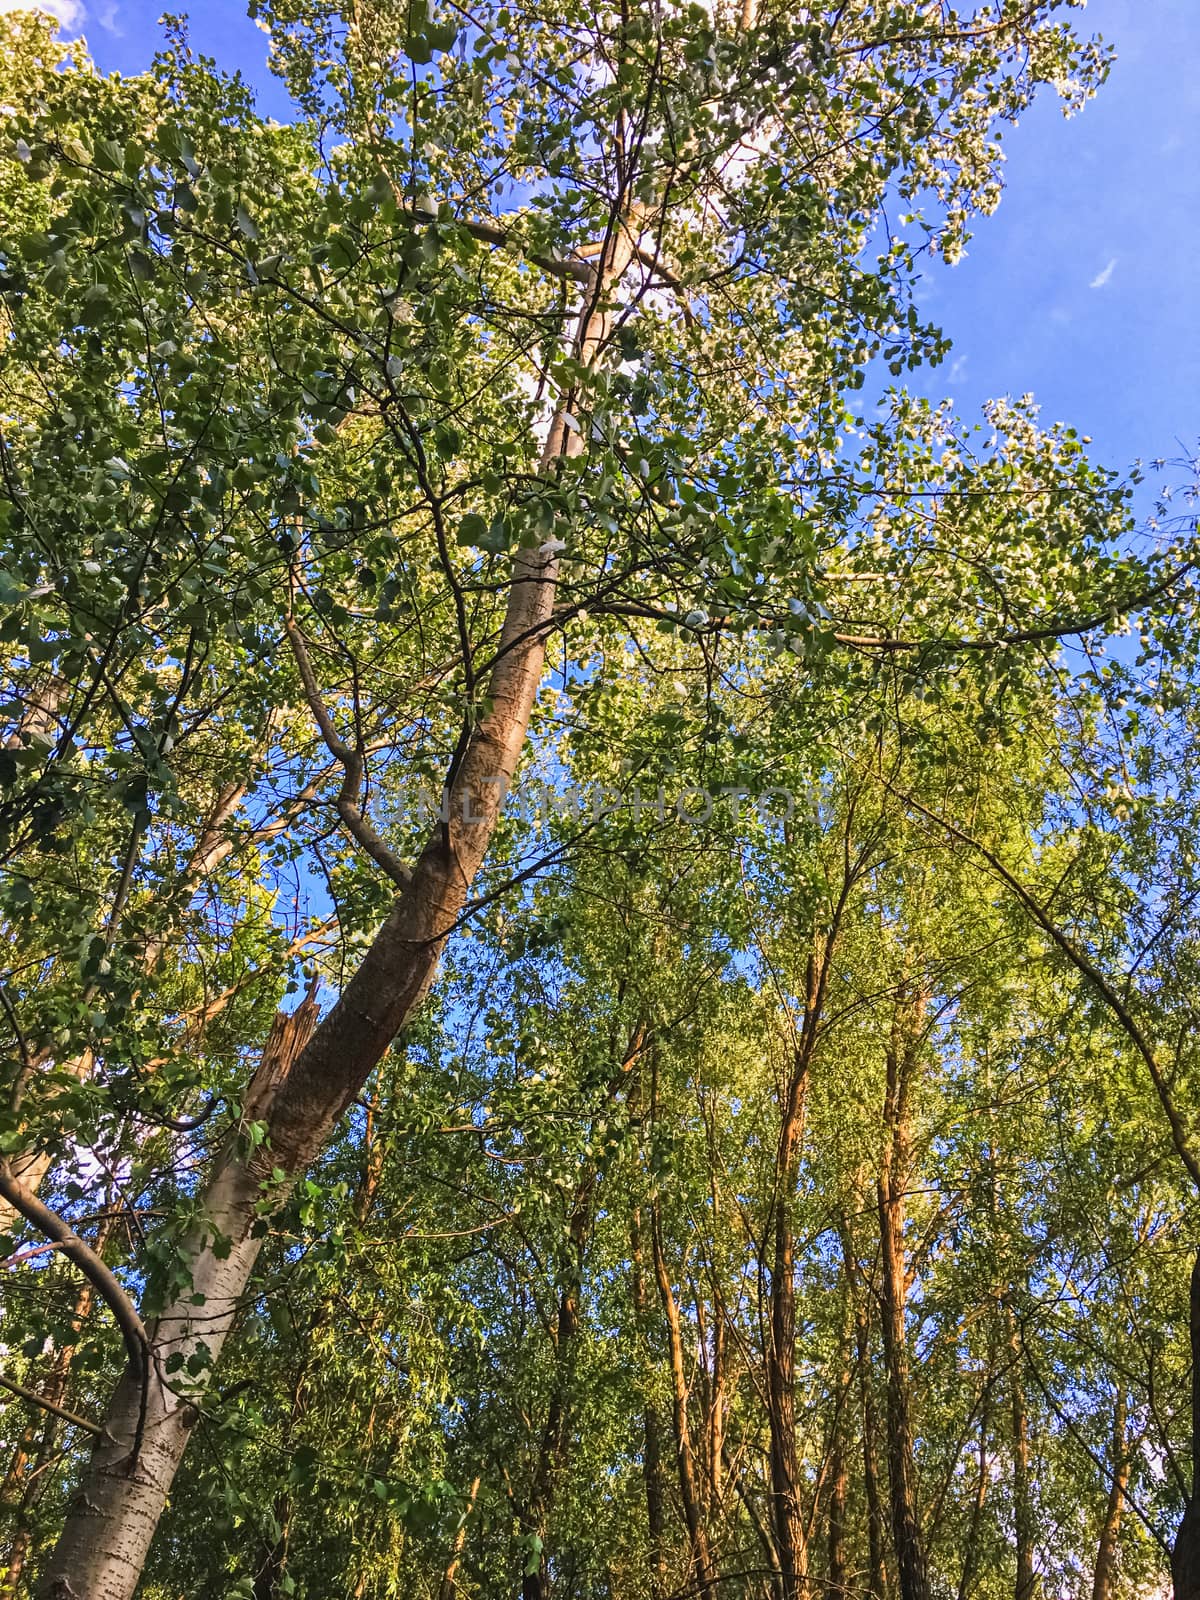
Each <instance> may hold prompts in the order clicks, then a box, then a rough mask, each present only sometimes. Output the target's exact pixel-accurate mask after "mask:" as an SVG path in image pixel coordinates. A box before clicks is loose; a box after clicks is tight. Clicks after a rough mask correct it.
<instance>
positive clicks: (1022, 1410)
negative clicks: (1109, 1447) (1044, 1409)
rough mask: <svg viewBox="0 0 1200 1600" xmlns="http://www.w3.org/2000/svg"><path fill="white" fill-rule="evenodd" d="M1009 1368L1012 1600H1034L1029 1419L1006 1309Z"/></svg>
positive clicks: (1014, 1335)
mask: <svg viewBox="0 0 1200 1600" xmlns="http://www.w3.org/2000/svg"><path fill="white" fill-rule="evenodd" d="M1007 1316H1008V1326H1009V1346H1010V1348H1011V1350H1012V1357H1013V1360H1012V1368H1011V1376H1010V1378H1009V1399H1010V1401H1011V1404H1012V1457H1013V1532H1014V1535H1015V1538H1016V1547H1017V1577H1016V1584H1015V1587H1014V1590H1013V1594H1014V1600H1034V1596H1035V1595H1036V1593H1037V1589H1038V1582H1037V1574H1036V1572H1035V1570H1034V1517H1033V1484H1032V1480H1031V1476H1030V1468H1029V1415H1028V1411H1027V1410H1026V1406H1025V1385H1024V1384H1023V1383H1022V1382H1021V1365H1020V1361H1021V1341H1020V1336H1019V1334H1018V1331H1017V1324H1016V1319H1015V1318H1014V1316H1013V1314H1012V1310H1011V1308H1008V1309H1007Z"/></svg>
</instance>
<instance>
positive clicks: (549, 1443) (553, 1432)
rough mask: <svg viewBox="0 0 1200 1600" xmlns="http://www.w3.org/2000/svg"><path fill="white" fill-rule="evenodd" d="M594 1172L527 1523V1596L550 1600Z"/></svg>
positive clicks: (572, 1258) (575, 1207) (584, 1188)
mask: <svg viewBox="0 0 1200 1600" xmlns="http://www.w3.org/2000/svg"><path fill="white" fill-rule="evenodd" d="M593 1181H594V1178H593V1177H591V1176H590V1177H589V1178H587V1179H586V1180H585V1181H584V1182H583V1183H581V1184H580V1185H579V1187H578V1188H577V1189H576V1192H575V1196H574V1200H573V1203H572V1207H571V1216H570V1220H569V1222H568V1228H567V1231H568V1239H569V1247H568V1252H567V1261H566V1281H565V1282H564V1284H563V1286H562V1289H561V1291H560V1293H559V1299H558V1319H557V1323H556V1326H555V1337H554V1383H553V1387H552V1389H551V1393H550V1403H549V1405H548V1407H547V1410H546V1421H545V1424H544V1426H543V1428H542V1437H541V1441H540V1443H539V1446H538V1456H537V1463H536V1465H535V1467H534V1472H533V1482H532V1484H531V1487H530V1492H529V1499H528V1501H527V1503H526V1506H525V1510H524V1512H523V1514H522V1516H521V1525H522V1528H523V1529H524V1531H525V1532H526V1533H527V1534H530V1535H536V1537H537V1538H538V1539H539V1540H540V1541H541V1542H540V1554H539V1558H538V1563H537V1567H536V1569H535V1570H534V1571H533V1572H525V1573H523V1574H522V1577H521V1600H548V1597H549V1594H550V1571H549V1567H548V1565H547V1561H546V1533H547V1524H548V1522H549V1518H550V1512H551V1510H552V1508H553V1505H554V1497H555V1491H556V1489H557V1487H558V1480H559V1478H560V1477H561V1475H562V1472H563V1468H564V1467H565V1465H566V1460H567V1446H568V1439H569V1434H568V1419H569V1411H570V1404H571V1392H572V1389H573V1387H574V1375H575V1353H576V1347H577V1341H578V1336H579V1296H580V1292H581V1287H582V1282H583V1255H584V1248H585V1244H586V1239H587V1232H588V1226H589V1223H590V1219H591V1205H590V1199H591V1191H592V1183H593Z"/></svg>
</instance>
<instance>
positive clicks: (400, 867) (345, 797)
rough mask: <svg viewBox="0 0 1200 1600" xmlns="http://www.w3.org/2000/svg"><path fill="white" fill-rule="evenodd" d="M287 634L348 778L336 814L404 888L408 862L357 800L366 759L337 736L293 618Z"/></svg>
mask: <svg viewBox="0 0 1200 1600" xmlns="http://www.w3.org/2000/svg"><path fill="white" fill-rule="evenodd" d="M283 626H284V631H285V632H286V633H287V636H288V642H289V643H290V645H291V647H292V654H293V655H294V656H295V658H296V665H297V667H298V668H299V669H300V681H301V683H302V684H303V685H304V697H305V699H306V700H307V701H308V707H309V710H310V711H311V712H312V714H313V720H314V721H315V722H316V724H317V727H318V729H319V730H320V733H321V738H322V739H323V740H324V741H325V747H326V749H327V750H328V751H329V753H330V755H331V756H332V757H333V758H334V760H335V761H336V762H338V764H339V765H340V766H341V768H342V770H343V772H344V773H345V777H344V778H343V779H342V787H341V789H340V791H339V792H338V797H337V800H336V801H335V802H334V804H335V805H336V807H337V814H338V816H339V817H341V819H342V821H343V822H344V823H345V824H346V827H347V828H348V829H349V831H350V833H351V834H352V836H353V837H354V838H355V839H356V840H357V841H358V843H359V844H360V845H361V846H362V848H363V849H364V850H365V851H366V852H367V854H368V855H369V856H370V857H371V859H372V861H374V862H375V863H376V865H377V866H379V867H382V868H383V870H384V872H386V873H387V875H388V877H389V878H390V879H391V880H392V882H393V883H394V884H396V886H397V887H398V888H401V889H402V888H404V887H405V885H406V884H408V883H410V882H411V880H412V868H411V867H410V866H409V865H408V864H407V862H405V861H402V860H401V859H400V857H399V856H398V855H397V854H396V853H395V851H394V850H392V849H391V848H390V846H389V845H387V844H385V843H384V841H383V839H381V838H380V836H379V834H378V833H376V831H375V829H374V828H373V827H372V826H371V824H370V822H369V821H368V820H367V818H366V817H364V816H363V814H362V811H361V810H360V809H359V805H358V800H359V796H360V794H361V791H362V779H363V756H362V750H361V749H360V748H356V747H355V746H354V745H349V744H347V743H346V741H345V740H344V739H343V738H341V736H340V735H339V734H338V731H337V729H336V728H335V727H334V725H333V719H332V717H331V716H330V715H329V712H328V710H327V708H326V706H325V702H324V701H323V700H322V699H321V691H320V689H319V688H318V687H317V680H316V677H315V675H314V673H313V669H312V662H311V661H310V660H309V656H308V649H307V646H306V645H305V643H304V636H303V634H302V633H301V632H300V629H299V627H298V626H297V625H296V619H295V618H294V617H293V616H290V615H289V616H286V617H284V619H283Z"/></svg>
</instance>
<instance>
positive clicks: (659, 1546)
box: [629, 1206, 667, 1600]
mask: <svg viewBox="0 0 1200 1600" xmlns="http://www.w3.org/2000/svg"><path fill="white" fill-rule="evenodd" d="M629 1256H630V1269H629V1292H630V1299H631V1301H632V1303H633V1319H634V1327H635V1330H636V1336H637V1341H638V1345H639V1347H641V1346H642V1345H643V1343H644V1340H645V1338H646V1334H647V1331H648V1327H649V1315H648V1307H647V1304H646V1281H645V1277H644V1274H643V1257H642V1214H641V1211H640V1210H639V1208H638V1207H637V1206H634V1208H633V1213H632V1215H631V1217H630V1220H629ZM642 1441H643V1442H642V1481H643V1484H644V1486H645V1491H646V1532H647V1534H648V1535H649V1539H650V1565H651V1579H650V1583H651V1594H652V1595H653V1596H654V1597H655V1600H658V1597H659V1596H660V1595H661V1594H662V1593H663V1591H664V1588H665V1586H666V1581H667V1561H666V1541H665V1535H666V1520H665V1517H664V1514H663V1483H662V1439H661V1434H660V1426H659V1418H658V1411H657V1409H656V1408H655V1405H654V1399H653V1396H649V1395H648V1396H647V1397H646V1402H645V1407H644V1410H643V1412H642Z"/></svg>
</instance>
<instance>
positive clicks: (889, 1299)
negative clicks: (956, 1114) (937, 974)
mask: <svg viewBox="0 0 1200 1600" xmlns="http://www.w3.org/2000/svg"><path fill="white" fill-rule="evenodd" d="M923 1014H924V997H923V996H922V995H921V994H920V993H919V992H918V993H917V994H915V995H910V994H908V993H906V992H905V991H904V990H903V989H902V990H901V992H900V994H899V995H898V996H897V1001H896V1010H895V1016H894V1020H893V1026H892V1037H891V1041H890V1043H889V1046H888V1051H887V1089H886V1093H885V1097H884V1112H883V1127H884V1141H883V1154H882V1157H881V1160H880V1170H879V1182H878V1201H879V1241H880V1261H881V1268H882V1270H881V1282H880V1311H881V1323H882V1329H883V1358H884V1366H885V1368H886V1371H887V1445H888V1480H889V1489H890V1494H891V1508H892V1539H893V1543H894V1544H895V1548H896V1568H897V1573H898V1576H899V1582H900V1596H901V1600H929V1578H928V1571H927V1567H926V1561H925V1549H924V1543H923V1540H922V1537H921V1521H920V1514H919V1511H918V1506H917V1474H916V1460H915V1455H914V1450H913V1429H912V1417H911V1412H910V1384H909V1370H908V1347H907V1340H906V1335H905V1327H904V1313H905V1306H906V1303H907V1299H908V1283H907V1275H906V1266H905V1251H904V1220H905V1191H906V1186H907V1182H908V1170H909V1153H908V1145H909V1089H910V1086H911V1082H912V1077H913V1073H914V1071H915V1068H916V1062H917V1049H918V1040H919V1034H920V1025H921V1020H922V1017H923Z"/></svg>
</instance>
